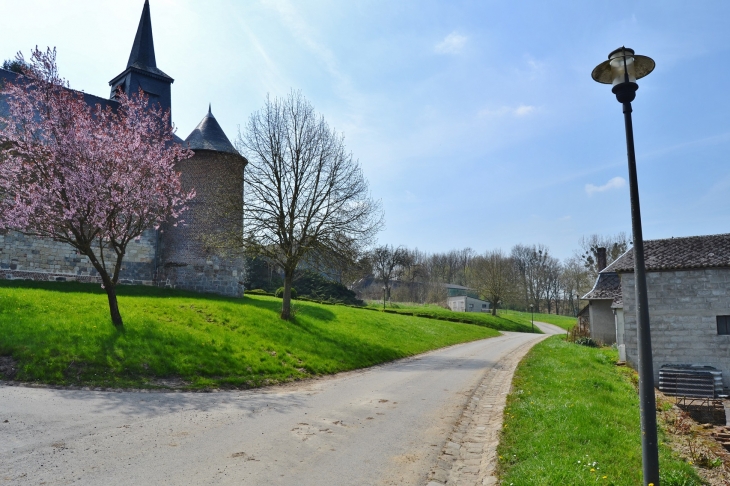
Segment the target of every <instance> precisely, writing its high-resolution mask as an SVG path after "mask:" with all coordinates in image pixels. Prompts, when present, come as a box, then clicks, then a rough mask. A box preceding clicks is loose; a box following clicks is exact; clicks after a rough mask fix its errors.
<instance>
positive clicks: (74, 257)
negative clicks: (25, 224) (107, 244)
mask: <svg viewBox="0 0 730 486" xmlns="http://www.w3.org/2000/svg"><path fill="white" fill-rule="evenodd" d="M156 245H157V232H156V231H155V230H152V229H150V230H147V231H145V232H144V233H143V234H142V237H141V238H140V240H139V241H132V242H130V243H129V245H128V246H127V253H126V255H125V257H124V261H123V263H122V270H121V273H120V278H119V279H120V282H121V283H128V284H141V285H153V282H154V278H155V254H156ZM110 258H111V256H110ZM108 261H113V260H108ZM98 275H99V274H98V273H97V271H96V269H94V267H93V266H92V265H91V262H89V259H88V258H87V257H86V256H84V255H81V254H79V253H78V252H77V251H76V249H75V248H73V247H72V246H71V245H68V244H66V243H59V242H56V241H53V240H50V239H46V238H34V237H29V236H25V235H22V234H20V233H17V232H14V231H7V232H0V278H3V279H8V278H9V279H26V280H58V281H64V280H68V281H81V282H100V281H101V280H100V279H99V276H98Z"/></svg>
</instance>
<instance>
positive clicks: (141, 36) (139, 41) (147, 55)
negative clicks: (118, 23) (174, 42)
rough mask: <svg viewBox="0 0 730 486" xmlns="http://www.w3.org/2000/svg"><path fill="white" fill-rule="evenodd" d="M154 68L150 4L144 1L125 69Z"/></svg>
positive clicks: (147, 0)
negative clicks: (133, 67)
mask: <svg viewBox="0 0 730 486" xmlns="http://www.w3.org/2000/svg"><path fill="white" fill-rule="evenodd" d="M131 66H135V67H138V68H142V69H144V68H156V67H157V62H156V61H155V43H154V41H153V40H152V19H151V17H150V2H149V0H145V2H144V7H143V8H142V17H141V18H140V19H139V26H138V27H137V35H136V36H135V37H134V44H133V45H132V52H131V53H130V54H129V62H127V67H131Z"/></svg>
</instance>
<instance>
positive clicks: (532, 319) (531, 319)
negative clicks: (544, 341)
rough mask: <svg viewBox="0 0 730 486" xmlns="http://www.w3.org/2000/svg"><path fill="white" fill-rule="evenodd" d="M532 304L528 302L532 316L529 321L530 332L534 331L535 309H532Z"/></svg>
mask: <svg viewBox="0 0 730 486" xmlns="http://www.w3.org/2000/svg"><path fill="white" fill-rule="evenodd" d="M533 307H534V306H533V305H532V304H530V314H532V317H531V318H530V322H531V323H532V332H535V311H534V309H533Z"/></svg>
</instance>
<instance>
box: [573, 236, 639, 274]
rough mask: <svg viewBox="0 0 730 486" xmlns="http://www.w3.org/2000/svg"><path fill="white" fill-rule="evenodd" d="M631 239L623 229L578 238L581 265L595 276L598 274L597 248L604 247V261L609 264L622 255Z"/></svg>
mask: <svg viewBox="0 0 730 486" xmlns="http://www.w3.org/2000/svg"><path fill="white" fill-rule="evenodd" d="M630 244H631V240H630V239H629V237H628V236H626V233H624V232H623V231H622V232H620V233H616V234H615V235H598V234H592V235H590V236H583V237H582V238H581V239H580V250H579V257H580V259H581V260H582V261H583V265H585V267H586V268H587V269H588V270H589V272H590V273H591V275H592V276H593V277H594V278H595V276H596V275H597V274H598V249H599V248H605V249H606V263H607V264H608V265H610V264H611V263H612V262H613V261H614V260H616V259H617V258H618V257H620V256H621V255H623V254H624V253H625V252H626V250H628V249H629V245H630Z"/></svg>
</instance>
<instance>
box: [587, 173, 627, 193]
mask: <svg viewBox="0 0 730 486" xmlns="http://www.w3.org/2000/svg"><path fill="white" fill-rule="evenodd" d="M625 185H626V179H624V178H623V177H614V178H613V179H611V180H610V181H608V182H606V183H605V184H604V185H602V186H594V185H593V184H586V192H587V193H588V195H589V196H592V195H593V193H595V192H604V191H610V190H611V189H620V188H622V187H624V186H625Z"/></svg>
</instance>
